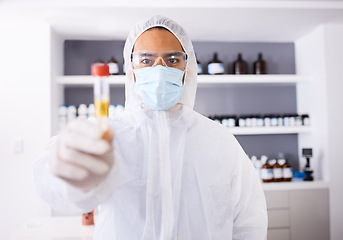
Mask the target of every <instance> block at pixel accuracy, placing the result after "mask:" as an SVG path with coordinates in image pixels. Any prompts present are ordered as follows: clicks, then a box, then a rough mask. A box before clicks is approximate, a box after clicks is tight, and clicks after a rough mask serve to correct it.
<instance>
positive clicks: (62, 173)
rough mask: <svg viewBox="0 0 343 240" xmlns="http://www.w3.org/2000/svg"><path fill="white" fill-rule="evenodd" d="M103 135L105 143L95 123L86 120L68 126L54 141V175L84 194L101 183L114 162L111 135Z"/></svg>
mask: <svg viewBox="0 0 343 240" xmlns="http://www.w3.org/2000/svg"><path fill="white" fill-rule="evenodd" d="M106 135H107V137H106V138H107V140H104V136H103V132H102V131H101V128H100V126H99V125H98V124H97V123H92V122H89V121H87V120H85V119H75V120H73V121H72V122H70V123H69V124H68V126H67V128H66V129H65V130H64V131H62V133H61V134H60V136H58V138H57V143H56V148H55V152H54V153H53V159H52V162H51V170H52V172H53V174H54V175H56V176H57V177H59V178H61V179H63V180H65V181H66V182H68V183H69V184H71V185H73V186H74V187H77V188H79V189H81V190H83V191H85V192H86V191H89V190H91V189H93V188H94V187H96V186H97V185H99V184H100V183H102V182H103V181H104V180H105V178H106V176H107V175H108V173H109V171H110V169H111V168H112V165H113V162H114V152H113V147H112V140H113V131H112V130H111V129H110V130H109V132H107V134H106ZM106 138H105V139H106Z"/></svg>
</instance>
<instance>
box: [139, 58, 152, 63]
mask: <svg viewBox="0 0 343 240" xmlns="http://www.w3.org/2000/svg"><path fill="white" fill-rule="evenodd" d="M141 62H142V63H144V64H150V63H151V59H147V58H145V59H143V60H142V61H141Z"/></svg>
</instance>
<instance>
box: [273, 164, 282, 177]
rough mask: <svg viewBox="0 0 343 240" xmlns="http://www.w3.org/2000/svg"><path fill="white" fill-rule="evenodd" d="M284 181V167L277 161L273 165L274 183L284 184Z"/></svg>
mask: <svg viewBox="0 0 343 240" xmlns="http://www.w3.org/2000/svg"><path fill="white" fill-rule="evenodd" d="M282 180H283V178H282V167H281V165H280V164H279V163H278V161H276V162H275V164H274V165H273V182H282Z"/></svg>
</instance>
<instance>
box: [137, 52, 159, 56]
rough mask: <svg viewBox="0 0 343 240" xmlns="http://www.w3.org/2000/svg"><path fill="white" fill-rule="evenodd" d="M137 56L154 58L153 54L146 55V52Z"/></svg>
mask: <svg viewBox="0 0 343 240" xmlns="http://www.w3.org/2000/svg"><path fill="white" fill-rule="evenodd" d="M139 55H140V56H143V57H151V56H155V55H154V54H152V53H147V52H144V53H141V54H139Z"/></svg>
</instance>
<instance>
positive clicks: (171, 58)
mask: <svg viewBox="0 0 343 240" xmlns="http://www.w3.org/2000/svg"><path fill="white" fill-rule="evenodd" d="M131 62H132V67H133V69H137V68H144V67H154V66H156V65H158V64H159V63H160V64H161V65H163V66H166V67H172V68H177V69H180V70H182V71H184V70H185V69H186V64H187V54H186V53H184V52H180V51H173V50H171V51H150V50H142V51H136V52H133V53H132V54H131Z"/></svg>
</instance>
